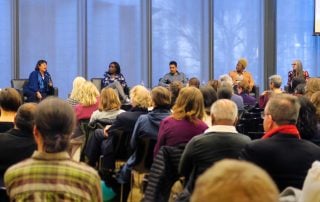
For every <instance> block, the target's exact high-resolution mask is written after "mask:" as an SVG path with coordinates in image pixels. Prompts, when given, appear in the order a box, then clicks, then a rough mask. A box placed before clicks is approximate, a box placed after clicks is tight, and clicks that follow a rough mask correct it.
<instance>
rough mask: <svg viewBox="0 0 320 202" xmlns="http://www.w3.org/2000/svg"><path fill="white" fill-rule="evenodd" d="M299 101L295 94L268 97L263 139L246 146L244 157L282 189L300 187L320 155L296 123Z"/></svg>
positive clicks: (319, 150)
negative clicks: (261, 169)
mask: <svg viewBox="0 0 320 202" xmlns="http://www.w3.org/2000/svg"><path fill="white" fill-rule="evenodd" d="M299 109H300V104H299V101H298V98H297V97H295V96H293V95H288V94H279V95H276V96H273V97H271V98H270V100H269V101H268V103H267V105H266V107H265V109H264V120H263V128H264V131H265V132H266V133H265V135H264V136H263V137H262V139H260V140H255V141H253V142H251V143H249V144H247V146H246V147H245V149H244V150H243V151H242V154H241V158H243V159H246V160H248V161H251V162H253V163H255V164H257V165H258V166H260V167H261V168H263V169H265V170H266V171H267V172H268V173H269V174H270V176H271V177H272V178H273V180H274V181H275V182H276V184H277V186H278V188H279V190H280V191H282V190H283V189H285V188H286V187H288V186H293V187H296V188H299V189H301V188H302V184H303V180H304V178H305V177H306V175H307V171H308V169H309V168H310V167H311V164H312V162H313V161H315V160H319V159H320V147H319V146H317V145H315V144H313V143H312V142H310V141H307V140H303V139H301V136H300V134H299V131H298V129H297V127H296V126H295V124H296V122H297V120H298V115H299Z"/></svg>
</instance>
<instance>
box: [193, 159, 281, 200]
mask: <svg viewBox="0 0 320 202" xmlns="http://www.w3.org/2000/svg"><path fill="white" fill-rule="evenodd" d="M278 197H279V191H278V189H277V186H276V185H275V183H274V182H273V181H272V179H271V177H270V176H269V175H268V174H267V173H266V172H265V171H264V170H262V169H261V168H259V167H258V166H256V165H254V164H252V163H249V162H244V161H238V160H222V161H219V162H217V163H215V164H214V165H213V166H212V167H211V168H209V169H207V170H206V172H205V173H203V174H202V175H201V176H200V177H199V178H198V179H197V181H196V184H195V189H194V191H193V194H192V196H191V200H190V201H191V202H202V201H210V202H226V201H227V202H257V201H259V202H277V201H278Z"/></svg>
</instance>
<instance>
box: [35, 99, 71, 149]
mask: <svg viewBox="0 0 320 202" xmlns="http://www.w3.org/2000/svg"><path fill="white" fill-rule="evenodd" d="M74 127H75V113H74V110H73V109H72V107H71V106H70V105H69V104H68V103H67V102H65V101H63V100H61V99H59V98H54V97H50V98H47V99H45V100H43V101H42V102H40V104H39V105H38V107H37V109H36V112H35V137H36V141H37V137H38V138H39V136H40V139H41V140H42V146H43V148H42V150H43V151H44V152H47V153H57V152H62V151H66V150H67V149H68V146H69V140H70V135H71V133H72V131H73V129H74ZM37 144H38V148H39V142H38V141H37Z"/></svg>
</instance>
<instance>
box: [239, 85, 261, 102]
mask: <svg viewBox="0 0 320 202" xmlns="http://www.w3.org/2000/svg"><path fill="white" fill-rule="evenodd" d="M237 93H238V95H240V96H241V97H242V99H243V104H244V105H246V106H255V105H256V104H257V99H256V98H255V97H252V96H251V95H250V94H249V93H250V91H249V85H248V83H247V81H245V80H243V81H240V82H239V83H238V85H237Z"/></svg>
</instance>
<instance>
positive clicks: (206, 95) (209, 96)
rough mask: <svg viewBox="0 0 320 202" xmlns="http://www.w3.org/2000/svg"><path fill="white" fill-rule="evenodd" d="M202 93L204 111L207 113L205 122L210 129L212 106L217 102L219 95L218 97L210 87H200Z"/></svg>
mask: <svg viewBox="0 0 320 202" xmlns="http://www.w3.org/2000/svg"><path fill="white" fill-rule="evenodd" d="M200 91H201V93H202V96H203V102H204V111H205V115H204V118H203V120H204V122H205V123H206V124H207V125H208V127H209V126H211V124H212V121H211V116H210V108H211V105H212V104H213V103H214V102H215V101H217V99H218V95H217V92H216V91H215V90H214V89H213V88H212V87H211V86H210V85H206V86H202V87H200Z"/></svg>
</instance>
